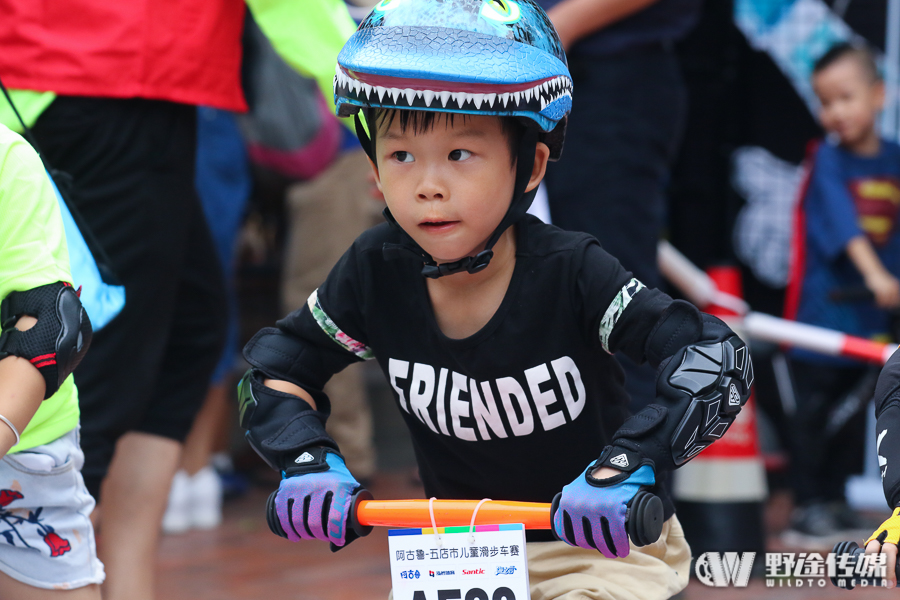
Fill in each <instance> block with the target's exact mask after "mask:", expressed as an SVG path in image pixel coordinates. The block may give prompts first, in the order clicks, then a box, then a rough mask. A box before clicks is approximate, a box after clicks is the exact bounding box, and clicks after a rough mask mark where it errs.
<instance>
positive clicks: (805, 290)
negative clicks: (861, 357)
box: [787, 44, 900, 545]
mask: <svg viewBox="0 0 900 600" xmlns="http://www.w3.org/2000/svg"><path fill="white" fill-rule="evenodd" d="M813 87H814V89H815V91H816V94H817V95H818V97H819V100H820V102H821V110H820V120H821V122H822V126H823V127H824V128H825V130H826V131H827V132H828V138H827V139H826V141H824V142H822V143H821V144H819V146H818V148H817V149H816V150H815V154H814V161H813V166H812V170H811V173H810V176H809V182H808V185H807V188H806V192H805V195H804V197H803V198H802V200H801V201H802V203H803V204H802V207H801V208H802V213H801V214H803V215H804V216H803V219H804V220H803V222H802V223H803V229H802V232H803V234H802V235H803V236H804V238H801V239H800V240H799V243H798V244H797V246H798V247H799V248H800V249H801V251H802V254H803V255H805V258H804V260H802V261H799V262H800V264H799V265H796V266H799V268H797V269H796V272H797V273H798V277H797V281H798V282H800V286H801V287H800V289H799V291H798V292H799V293H798V294H797V298H798V301H797V303H796V306H797V311H796V319H797V320H798V321H801V322H804V323H811V324H813V325H820V326H823V327H828V328H830V329H836V330H839V331H844V332H846V333H850V334H853V335H856V336H861V337H867V338H877V337H882V338H884V337H887V336H888V335H889V332H890V316H889V314H888V312H887V309H894V308H897V307H898V306H900V282H898V280H897V276H898V275H900V235H898V233H897V211H898V208H900V146H898V145H897V144H895V143H893V142H889V141H887V140H882V139H880V138H879V136H878V131H877V129H876V125H877V123H876V120H877V117H878V113H879V112H880V111H881V108H882V105H883V103H884V84H883V83H882V81H881V79H880V77H879V75H878V70H877V68H876V66H875V62H874V60H873V59H872V56H871V54H870V53H869V52H868V51H867V50H865V49H864V48H860V47H856V46H852V45H849V44H840V45H837V46H835V47H833V48H832V49H830V50H829V51H828V52H826V53H825V54H824V55H823V56H822V57H821V58H820V59H819V60H818V62H817V63H816V65H815V67H814V70H813ZM863 287H865V288H867V289H868V290H869V291H870V292H871V294H872V296H873V297H874V301H873V300H869V301H857V302H837V301H835V300H833V299H832V296H833V295H834V294H835V292H838V293H840V292H842V291H846V290H853V289H859V288H863ZM795 293H797V290H795ZM791 358H792V361H791V370H792V374H793V377H794V383H795V388H796V395H797V410H796V417H795V419H794V420H795V423H794V426H793V430H794V434H795V437H794V440H795V442H796V444H795V449H794V451H793V460H792V462H793V470H794V471H795V475H794V477H792V482H793V485H794V493H795V501H796V503H797V506H798V509H797V510H796V511H795V513H794V516H793V520H792V526H791V529H790V530H789V532H788V539H787V541H789V542H793V543H800V544H804V545H808V544H810V543H817V542H820V543H824V544H827V545H830V544H832V543H834V541H836V540H837V539H840V538H842V537H845V534H844V533H841V531H842V530H843V531H846V530H847V529H859V528H860V527H861V526H862V525H863V524H862V523H861V522H859V519H858V517H856V516H855V514H854V513H853V512H852V511H850V510H849V508H848V507H847V505H846V501H845V497H844V487H845V483H846V480H847V478H848V477H849V475H850V474H852V473H854V472H857V471H858V470H859V468H860V466H861V464H862V454H863V452H862V440H864V439H865V436H864V435H863V432H864V428H865V413H864V411H863V410H862V408H864V406H865V400H866V399H868V397H869V394H871V387H868V389H861V388H862V387H863V386H864V385H865V382H866V381H867V380H870V381H871V382H874V379H873V378H868V377H867V376H866V374H867V372H868V371H869V368H868V367H866V366H864V365H860V364H859V363H854V362H853V361H850V360H845V359H835V358H826V357H822V356H818V355H814V354H812V353H809V352H802V351H793V352H792V355H791ZM852 394H856V395H858V396H859V397H860V398H861V400H862V401H861V402H859V403H858V407H857V408H855V409H854V408H851V409H850V410H849V411H848V410H847V408H846V406H844V407H843V408H841V406H843V405H845V404H846V402H845V401H844V400H845V398H847V397H849V396H851V395H852ZM845 413H847V414H845ZM847 440H853V442H851V443H850V444H848V443H847Z"/></svg>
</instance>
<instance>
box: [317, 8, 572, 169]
mask: <svg viewBox="0 0 900 600" xmlns="http://www.w3.org/2000/svg"><path fill="white" fill-rule="evenodd" d="M334 95H335V104H336V106H337V114H338V116H350V115H353V114H355V113H356V112H358V111H359V110H360V109H361V108H368V107H381V108H393V109H406V110H423V111H437V112H450V113H463V114H473V115H497V116H505V117H524V118H526V119H529V120H530V121H531V122H533V123H534V125H535V126H536V127H537V128H538V129H539V130H540V131H541V132H543V133H544V134H545V135H543V136H542V138H543V141H544V142H546V143H547V145H548V146H549V147H550V157H551V159H554V160H555V159H557V158H559V155H560V153H561V152H562V142H563V136H564V132H565V120H566V117H567V115H568V114H569V111H570V110H571V108H572V78H571V76H570V75H569V70H568V68H567V66H566V58H565V54H564V52H563V50H562V46H561V44H560V42H559V37H558V36H557V34H556V30H555V29H554V28H553V25H552V24H551V23H550V20H549V19H548V17H547V15H546V13H544V11H543V10H542V9H541V8H540V7H539V6H538V5H537V4H535V2H534V1H533V0H381V1H380V2H379V3H378V4H377V5H376V6H375V7H374V8H373V9H372V12H371V13H369V15H368V16H367V17H366V18H365V20H363V22H362V23H361V24H360V26H359V28H358V29H357V31H356V32H355V33H354V34H353V35H352V36H351V38H350V39H349V41H348V42H347V43H346V45H345V46H344V48H343V49H342V50H341V53H340V55H339V56H338V65H337V70H336V73H335V78H334Z"/></svg>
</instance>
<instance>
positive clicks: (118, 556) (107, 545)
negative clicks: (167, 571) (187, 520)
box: [99, 432, 181, 600]
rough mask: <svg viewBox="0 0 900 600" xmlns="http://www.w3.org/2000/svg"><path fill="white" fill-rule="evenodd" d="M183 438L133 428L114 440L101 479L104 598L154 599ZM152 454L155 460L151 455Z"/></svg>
mask: <svg viewBox="0 0 900 600" xmlns="http://www.w3.org/2000/svg"><path fill="white" fill-rule="evenodd" d="M180 456H181V444H180V443H179V442H177V441H175V440H172V439H168V438H164V437H161V436H158V435H150V434H146V433H141V432H129V433H126V434H125V435H123V436H122V438H121V439H120V440H119V443H118V444H117V445H116V452H115V456H114V457H113V461H112V463H111V464H110V466H109V472H108V473H107V476H106V479H105V480H104V481H103V485H102V492H101V494H102V496H101V497H102V498H103V530H102V535H101V538H100V544H99V546H100V559H101V560H102V561H103V563H104V565H105V566H106V575H107V578H106V583H104V585H103V598H104V600H154V598H155V597H156V596H155V581H154V567H155V565H156V552H157V548H158V546H159V524H160V521H161V520H162V515H163V512H164V511H165V508H166V500H167V499H168V496H169V485H168V482H170V481H172V475H173V474H174V473H175V469H176V468H177V467H178V460H179V458H180ZM148 457H152V460H148Z"/></svg>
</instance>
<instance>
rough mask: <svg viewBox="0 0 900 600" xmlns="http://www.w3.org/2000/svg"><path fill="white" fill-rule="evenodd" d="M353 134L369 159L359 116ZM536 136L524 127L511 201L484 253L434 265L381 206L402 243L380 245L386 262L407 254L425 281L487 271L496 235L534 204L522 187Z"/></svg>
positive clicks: (530, 167)
mask: <svg viewBox="0 0 900 600" xmlns="http://www.w3.org/2000/svg"><path fill="white" fill-rule="evenodd" d="M356 133H357V135H358V136H359V137H360V143H361V144H362V146H363V149H364V150H365V151H366V154H368V155H369V157H370V158H371V157H372V154H373V153H372V142H371V140H370V139H369V137H368V136H367V135H365V131H363V129H362V123H360V121H359V117H356ZM538 136H539V134H538V131H537V130H535V129H534V128H531V127H528V128H526V129H525V131H524V133H523V134H522V139H521V141H520V142H519V147H518V150H517V158H516V182H515V186H514V187H513V195H512V202H511V203H510V205H509V209H508V210H507V211H506V214H505V215H504V216H503V220H501V221H500V224H499V225H498V226H497V228H496V229H494V232H493V233H492V234H491V237H489V238H488V241H487V243H486V244H485V246H484V250H482V251H481V252H479V253H478V254H476V255H475V256H465V257H463V258H461V259H459V260H456V261H453V262H450V263H441V264H438V263H437V262H436V261H435V260H434V259H433V258H432V257H431V255H429V254H428V253H427V252H425V250H423V249H422V248H421V246H419V245H418V244H417V243H416V242H415V240H413V239H412V237H411V236H410V235H409V234H408V233H406V232H405V231H404V230H403V228H402V227H400V224H399V223H397V220H396V219H395V218H394V215H392V214H391V211H390V209H389V208H387V207H385V209H384V212H383V214H384V218H385V219H387V221H388V223H390V224H391V225H392V226H393V227H395V228H396V229H398V230H399V231H400V232H401V235H402V237H403V239H404V243H403V244H390V243H386V244H384V247H383V248H382V252H383V253H384V258H385V259H386V260H392V259H395V258H399V257H400V256H401V255H402V253H407V254H409V253H411V254H413V255H415V256H416V257H418V258H420V259H421V260H423V261H424V262H425V265H424V266H423V267H422V276H423V277H428V278H429V279H438V278H440V277H444V276H446V275H453V274H455V273H463V272H465V273H478V272H479V271H483V270H484V269H485V268H487V266H488V264H490V262H491V258H493V257H494V250H493V248H494V245H495V244H496V243H497V242H498V241H499V240H500V236H502V235H503V232H505V231H506V230H507V229H509V227H510V226H511V225H514V224H515V223H517V222H519V221H520V220H521V219H522V217H524V216H525V213H527V212H528V207H529V206H531V203H532V202H533V201H534V196H535V194H537V187H535V188H534V189H533V190H531V191H529V192H526V191H525V188H526V187H527V186H528V182H529V181H530V180H531V172H532V170H533V169H534V151H535V148H536V147H537V142H538V139H539V138H538ZM374 160H375V159H374V158H373V159H372V161H373V162H374Z"/></svg>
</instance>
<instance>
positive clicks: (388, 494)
mask: <svg viewBox="0 0 900 600" xmlns="http://www.w3.org/2000/svg"><path fill="white" fill-rule="evenodd" d="M373 491H374V493H375V495H376V497H378V498H385V499H387V498H408V497H421V489H420V488H418V487H416V486H415V485H413V484H411V482H410V481H409V477H408V475H407V474H406V473H405V472H404V473H400V472H395V473H391V474H388V475H383V476H381V477H380V478H379V479H378V481H377V482H376V484H375V485H374V486H373ZM267 495H268V493H267V492H266V491H265V490H263V489H255V490H253V491H252V492H251V493H250V494H249V495H247V496H245V497H244V498H241V499H240V500H236V501H233V502H230V503H229V504H228V505H227V506H226V510H225V522H224V524H223V525H222V526H221V527H220V528H219V529H217V530H215V531H208V532H190V533H187V534H184V535H178V536H167V537H165V538H164V540H163V544H162V549H161V552H160V557H159V581H160V586H159V591H158V597H159V598H165V599H166V600H274V599H276V598H277V599H282V598H296V599H298V600H359V599H361V598H366V599H368V598H375V599H383V598H387V594H388V590H389V589H390V571H389V569H388V558H387V533H386V530H384V529H380V530H379V529H376V530H375V531H374V532H373V533H372V534H371V535H369V536H368V537H366V538H364V539H362V540H357V541H356V542H354V543H353V544H352V545H350V546H348V547H347V548H346V549H344V550H341V551H340V552H338V553H335V554H332V553H331V552H330V551H329V550H328V548H327V547H326V545H325V544H320V543H308V544H306V543H300V544H292V543H290V542H288V541H286V540H282V539H279V538H277V537H275V536H274V535H272V534H271V533H270V532H269V531H268V528H267V526H266V523H265V519H264V516H263V507H264V506H265V500H266V497H267ZM897 595H898V593H897V592H893V591H885V590H871V589H869V590H854V591H853V592H848V591H845V590H839V589H836V588H834V587H832V586H831V585H830V584H829V585H828V586H827V587H823V588H819V587H815V588H813V589H810V588H809V587H804V588H800V589H797V588H787V587H780V588H767V587H766V585H765V581H763V580H753V581H752V582H751V584H750V586H749V587H748V588H746V589H715V588H707V587H705V586H703V585H702V584H701V583H699V582H697V581H696V580H692V581H691V584H690V586H689V587H688V589H687V590H686V591H685V592H684V593H683V594H682V595H681V596H680V597H679V600H707V599H710V600H711V599H716V600H757V599H759V600H763V599H765V600H771V599H773V598H779V599H781V598H784V599H790V600H801V599H813V598H816V599H828V598H834V599H840V598H843V599H848V598H849V599H850V600H867V599H875V598H889V597H897Z"/></svg>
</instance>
